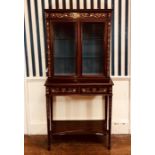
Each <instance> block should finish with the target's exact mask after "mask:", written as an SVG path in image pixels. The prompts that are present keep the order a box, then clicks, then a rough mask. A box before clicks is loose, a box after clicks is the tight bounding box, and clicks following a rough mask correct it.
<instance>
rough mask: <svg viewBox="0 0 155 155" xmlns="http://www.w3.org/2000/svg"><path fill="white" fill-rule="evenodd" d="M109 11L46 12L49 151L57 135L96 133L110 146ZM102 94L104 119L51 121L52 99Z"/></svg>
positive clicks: (111, 83)
mask: <svg viewBox="0 0 155 155" xmlns="http://www.w3.org/2000/svg"><path fill="white" fill-rule="evenodd" d="M111 14H112V10H110V9H108V10H45V18H46V45H47V67H48V70H47V80H46V83H45V86H46V102H47V131H48V149H49V150H50V147H51V139H52V136H53V135H56V134H77V133H78V134H96V133H100V134H103V135H105V136H107V137H108V141H107V146H108V148H109V149H110V147H111V108H112V86H113V82H112V80H111V78H110V36H111ZM75 94H78V95H102V96H103V97H104V98H105V119H103V120H79V121H78V120H72V121H70V120H65V121H64V120H63V121H62V120H53V97H54V96H57V95H61V96H62V95H75Z"/></svg>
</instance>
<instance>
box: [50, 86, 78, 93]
mask: <svg viewBox="0 0 155 155" xmlns="http://www.w3.org/2000/svg"><path fill="white" fill-rule="evenodd" d="M49 89H50V94H57V95H59V94H60V95H61V94H62V95H63V94H77V93H79V89H78V88H77V87H51V88H49Z"/></svg>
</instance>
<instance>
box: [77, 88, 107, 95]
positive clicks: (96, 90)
mask: <svg viewBox="0 0 155 155" xmlns="http://www.w3.org/2000/svg"><path fill="white" fill-rule="evenodd" d="M80 92H81V93H86V94H107V93H108V88H107V87H105V88H103V87H81V88H80Z"/></svg>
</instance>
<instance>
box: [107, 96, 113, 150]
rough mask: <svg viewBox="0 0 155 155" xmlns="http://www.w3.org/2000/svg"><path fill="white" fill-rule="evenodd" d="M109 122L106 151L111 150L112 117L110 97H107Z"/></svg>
mask: <svg viewBox="0 0 155 155" xmlns="http://www.w3.org/2000/svg"><path fill="white" fill-rule="evenodd" d="M108 107H109V108H108V109H109V122H108V129H109V130H108V149H109V150H110V149H111V117H112V96H109V106H108Z"/></svg>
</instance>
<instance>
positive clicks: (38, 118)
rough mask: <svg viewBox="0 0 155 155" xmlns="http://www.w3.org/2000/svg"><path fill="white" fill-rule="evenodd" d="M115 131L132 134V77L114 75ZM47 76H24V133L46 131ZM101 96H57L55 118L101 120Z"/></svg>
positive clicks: (113, 123) (102, 116)
mask: <svg viewBox="0 0 155 155" xmlns="http://www.w3.org/2000/svg"><path fill="white" fill-rule="evenodd" d="M113 81H114V87H113V94H114V96H113V108H112V133H117V134H118V133H119V134H123V133H124V134H128V133H130V116H129V114H130V78H127V77H124V78H123V77H118V78H117V77H115V78H113ZM44 83H45V78H32V79H31V78H26V79H25V134H46V133H47V129H46V102H45V87H44ZM103 110H104V103H103V100H102V96H66V97H63V96H62V97H56V98H55V102H54V119H55V120H56V119H57V120H64V119H69V120H71V119H76V120H82V119H92V120H94V119H102V118H104V114H103Z"/></svg>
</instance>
